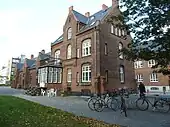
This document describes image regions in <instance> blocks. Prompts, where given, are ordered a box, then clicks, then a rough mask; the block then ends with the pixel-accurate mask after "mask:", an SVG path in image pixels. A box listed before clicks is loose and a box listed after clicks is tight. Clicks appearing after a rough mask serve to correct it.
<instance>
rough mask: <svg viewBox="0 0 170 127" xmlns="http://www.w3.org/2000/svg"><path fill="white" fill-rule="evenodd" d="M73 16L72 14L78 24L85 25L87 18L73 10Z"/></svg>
mask: <svg viewBox="0 0 170 127" xmlns="http://www.w3.org/2000/svg"><path fill="white" fill-rule="evenodd" d="M73 14H74V16H75V17H76V18H77V20H78V21H79V22H82V23H84V24H86V23H87V21H88V18H87V17H86V16H84V15H83V14H81V13H79V12H77V11H75V10H73Z"/></svg>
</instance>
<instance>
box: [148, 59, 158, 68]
mask: <svg viewBox="0 0 170 127" xmlns="http://www.w3.org/2000/svg"><path fill="white" fill-rule="evenodd" d="M155 65H156V62H155V60H149V61H148V67H153V66H155Z"/></svg>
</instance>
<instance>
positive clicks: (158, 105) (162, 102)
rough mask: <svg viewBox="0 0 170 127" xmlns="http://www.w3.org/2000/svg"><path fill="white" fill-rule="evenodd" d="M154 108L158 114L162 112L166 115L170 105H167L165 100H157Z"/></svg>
mask: <svg viewBox="0 0 170 127" xmlns="http://www.w3.org/2000/svg"><path fill="white" fill-rule="evenodd" d="M155 107H156V109H157V110H159V111H160V112H164V113H167V112H169V110H170V105H169V104H168V102H167V101H166V100H163V99H161V100H159V101H157V102H156V103H155Z"/></svg>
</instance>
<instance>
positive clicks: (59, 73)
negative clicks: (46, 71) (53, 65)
mask: <svg viewBox="0 0 170 127" xmlns="http://www.w3.org/2000/svg"><path fill="white" fill-rule="evenodd" d="M57 70H58V71H57V72H58V73H57V74H58V75H57V82H58V83H61V82H62V68H57Z"/></svg>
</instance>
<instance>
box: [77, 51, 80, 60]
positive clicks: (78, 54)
mask: <svg viewBox="0 0 170 127" xmlns="http://www.w3.org/2000/svg"><path fill="white" fill-rule="evenodd" d="M79 57H80V49H77V58H79Z"/></svg>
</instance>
